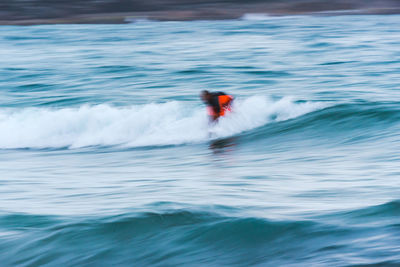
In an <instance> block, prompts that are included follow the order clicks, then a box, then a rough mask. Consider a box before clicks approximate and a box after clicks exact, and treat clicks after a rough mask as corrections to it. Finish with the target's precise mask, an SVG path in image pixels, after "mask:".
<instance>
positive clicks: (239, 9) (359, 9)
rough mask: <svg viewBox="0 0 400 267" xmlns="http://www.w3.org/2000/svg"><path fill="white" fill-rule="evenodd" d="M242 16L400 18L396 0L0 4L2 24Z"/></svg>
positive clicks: (36, 0) (10, 0)
mask: <svg viewBox="0 0 400 267" xmlns="http://www.w3.org/2000/svg"><path fill="white" fill-rule="evenodd" d="M245 14H265V15H270V16H285V15H321V16H330V15H376V14H400V1H396V0H382V1H378V0H365V1H361V0H348V1H341V0H332V1H329V2H326V1H322V0H315V1H312V0H304V1H303V0H278V1H271V0H270V1H268V0H266V1H263V0H250V1H245V2H244V1H241V0H236V1H235V0H219V1H218V0H217V1H213V2H211V1H207V0H192V1H189V0H163V1H162V0H151V1H148V2H146V3H143V2H139V1H137V0H130V1H127V0H87V1H84V0H72V1H66V0H65V1H57V2H49V1H46V0H26V1H14V0H4V1H2V3H0V25H39V24H123V23H130V22H134V21H136V20H140V19H147V20H155V21H187V20H224V19H238V18H241V17H243V16H244V15H245Z"/></svg>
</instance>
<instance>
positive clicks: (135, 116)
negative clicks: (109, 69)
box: [0, 96, 323, 149]
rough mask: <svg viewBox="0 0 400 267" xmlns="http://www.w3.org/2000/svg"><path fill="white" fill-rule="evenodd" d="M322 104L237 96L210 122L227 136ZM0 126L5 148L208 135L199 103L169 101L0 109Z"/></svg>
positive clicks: (189, 139)
mask: <svg viewBox="0 0 400 267" xmlns="http://www.w3.org/2000/svg"><path fill="white" fill-rule="evenodd" d="M322 107H323V105H322V104H321V103H316V102H304V103H296V102H295V101H294V100H293V99H291V98H288V97H285V98H282V99H280V100H278V101H273V100H271V99H269V98H267V97H263V96H255V97H250V98H247V99H243V100H240V99H237V100H235V105H234V112H232V113H231V114H229V115H228V116H226V117H224V118H221V119H220V122H219V123H218V124H217V125H215V126H213V127H212V128H213V132H214V133H215V134H216V137H227V136H231V135H235V134H238V133H240V132H243V131H247V130H251V129H254V128H256V127H259V126H262V125H264V124H266V123H268V122H270V121H272V120H287V119H290V118H294V117H297V116H301V115H303V114H305V113H308V112H311V111H314V110H316V109H319V108H322ZM0 129H1V131H0V148H3V149H4V148H60V147H68V148H80V147H86V146H107V145H122V146H128V147H137V146H151V145H172V144H183V143H195V142H203V141H205V140H207V139H208V138H209V135H208V133H209V130H210V127H209V125H208V118H207V115H206V113H205V108H204V106H200V105H199V104H198V105H195V104H193V103H189V102H176V101H172V102H168V103H163V104H147V105H140V106H139V105H138V106H130V107H114V106H109V105H96V106H82V107H79V108H62V109H53V108H24V109H0Z"/></svg>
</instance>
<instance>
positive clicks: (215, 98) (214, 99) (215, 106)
mask: <svg viewBox="0 0 400 267" xmlns="http://www.w3.org/2000/svg"><path fill="white" fill-rule="evenodd" d="M210 106H211V107H212V108H213V110H214V112H215V113H216V114H219V113H220V112H221V109H220V107H219V101H218V95H213V96H212V97H211V100H210Z"/></svg>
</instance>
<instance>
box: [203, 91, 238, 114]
mask: <svg viewBox="0 0 400 267" xmlns="http://www.w3.org/2000/svg"><path fill="white" fill-rule="evenodd" d="M210 94H211V98H210V99H209V101H207V105H208V115H210V116H212V117H213V118H214V119H216V118H218V117H220V116H224V115H225V113H226V111H231V103H232V101H233V97H232V96H230V95H227V94H225V93H223V92H217V93H210Z"/></svg>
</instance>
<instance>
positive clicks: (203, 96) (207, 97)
mask: <svg viewBox="0 0 400 267" xmlns="http://www.w3.org/2000/svg"><path fill="white" fill-rule="evenodd" d="M200 97H201V99H202V100H203V102H208V101H209V100H210V97H211V94H210V92H209V91H207V90H203V91H201V94H200Z"/></svg>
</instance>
